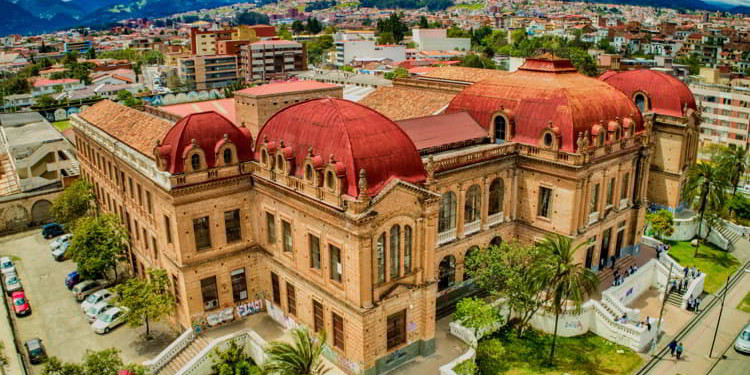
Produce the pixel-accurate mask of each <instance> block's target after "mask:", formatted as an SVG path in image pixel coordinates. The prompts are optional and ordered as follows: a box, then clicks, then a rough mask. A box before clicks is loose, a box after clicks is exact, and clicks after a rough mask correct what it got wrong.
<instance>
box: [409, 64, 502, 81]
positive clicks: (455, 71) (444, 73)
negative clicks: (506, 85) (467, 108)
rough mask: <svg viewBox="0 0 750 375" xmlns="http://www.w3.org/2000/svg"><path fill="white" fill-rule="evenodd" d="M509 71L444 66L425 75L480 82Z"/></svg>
mask: <svg viewBox="0 0 750 375" xmlns="http://www.w3.org/2000/svg"><path fill="white" fill-rule="evenodd" d="M506 74H508V72H506V71H503V70H496V69H480V68H466V67H463V66H443V67H440V68H439V69H437V70H434V71H432V72H430V73H427V74H425V75H424V77H430V78H440V79H447V80H451V81H463V82H479V81H481V80H484V79H488V78H497V77H500V76H504V75H506Z"/></svg>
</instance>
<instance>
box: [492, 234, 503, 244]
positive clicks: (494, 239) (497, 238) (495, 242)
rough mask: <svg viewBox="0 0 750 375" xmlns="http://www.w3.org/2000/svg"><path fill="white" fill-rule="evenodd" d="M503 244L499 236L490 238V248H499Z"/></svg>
mask: <svg viewBox="0 0 750 375" xmlns="http://www.w3.org/2000/svg"><path fill="white" fill-rule="evenodd" d="M502 244H503V239H502V238H501V237H500V236H495V237H492V241H490V246H500V245H502Z"/></svg>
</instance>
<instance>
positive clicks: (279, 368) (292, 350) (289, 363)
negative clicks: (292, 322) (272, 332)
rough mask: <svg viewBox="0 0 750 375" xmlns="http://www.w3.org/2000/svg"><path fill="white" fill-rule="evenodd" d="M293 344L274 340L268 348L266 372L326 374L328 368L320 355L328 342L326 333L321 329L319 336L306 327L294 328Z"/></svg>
mask: <svg viewBox="0 0 750 375" xmlns="http://www.w3.org/2000/svg"><path fill="white" fill-rule="evenodd" d="M292 336H293V337H294V343H293V344H287V343H283V342H272V343H271V344H270V345H269V346H268V347H267V348H266V354H268V361H267V362H266V364H265V366H264V370H265V372H266V373H270V374H277V375H324V374H325V373H327V372H328V371H329V370H330V369H329V368H327V367H326V366H325V365H324V364H323V362H322V360H321V358H320V356H321V354H322V353H323V347H324V346H325V343H326V333H325V331H321V332H320V333H319V334H318V335H317V336H314V335H311V334H310V332H309V331H307V330H306V329H304V328H295V329H294V330H292Z"/></svg>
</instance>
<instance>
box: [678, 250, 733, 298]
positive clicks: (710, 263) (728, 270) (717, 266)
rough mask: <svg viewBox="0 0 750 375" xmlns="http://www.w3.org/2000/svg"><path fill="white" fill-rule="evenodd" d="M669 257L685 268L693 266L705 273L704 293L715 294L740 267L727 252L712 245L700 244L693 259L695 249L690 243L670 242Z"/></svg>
mask: <svg viewBox="0 0 750 375" xmlns="http://www.w3.org/2000/svg"><path fill="white" fill-rule="evenodd" d="M669 245H670V246H672V247H671V248H670V249H669V256H671V257H672V258H674V260H676V261H677V262H679V263H680V264H681V265H683V266H686V267H692V266H695V267H697V268H698V269H699V270H701V272H705V273H706V281H705V282H704V284H703V290H704V291H705V292H706V293H715V292H716V291H717V290H719V289H720V288H721V286H722V285H724V283H726V281H727V276H729V275H731V274H733V273H734V271H736V270H737V268H738V267H739V266H740V262H739V261H738V260H737V258H735V257H734V256H732V255H731V254H729V253H728V252H726V251H724V250H721V249H719V248H718V247H716V246H714V245H712V244H710V243H709V244H706V243H701V245H700V247H699V248H698V256H697V257H693V254H694V253H695V248H694V247H692V246H691V245H690V242H685V241H681V242H674V241H670V242H669Z"/></svg>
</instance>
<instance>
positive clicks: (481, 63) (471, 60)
mask: <svg viewBox="0 0 750 375" xmlns="http://www.w3.org/2000/svg"><path fill="white" fill-rule="evenodd" d="M459 60H460V61H461V62H460V63H459V65H460V66H465V67H467V68H481V69H497V66H495V62H494V61H492V60H491V59H488V58H486V57H483V56H480V55H475V54H469V55H466V56H464V57H462V58H460V59H459Z"/></svg>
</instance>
